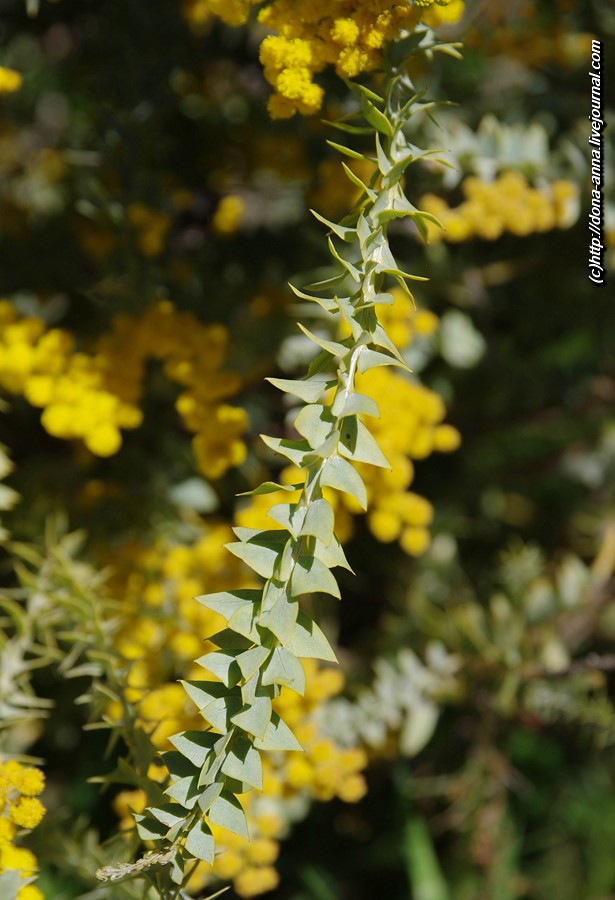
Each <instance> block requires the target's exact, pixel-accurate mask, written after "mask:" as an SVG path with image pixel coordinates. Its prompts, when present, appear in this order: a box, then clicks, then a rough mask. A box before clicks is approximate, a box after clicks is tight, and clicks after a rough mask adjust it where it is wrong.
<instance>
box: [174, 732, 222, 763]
mask: <svg viewBox="0 0 615 900" xmlns="http://www.w3.org/2000/svg"><path fill="white" fill-rule="evenodd" d="M219 737H220V735H218V734H213V732H211V731H181V732H180V733H179V734H174V735H172V737H170V738H169V740H170V742H171V743H172V744H173V746H174V747H176V748H177V749H178V750H179V752H180V753H181V755H182V756H185V757H186V759H187V760H189V761H190V762H191V763H192V765H194V766H196V768H197V769H200V768H201V767H202V766H203V765H204V764H205V760H206V759H207V757H208V755H209V754H210V753H211V752H212V750H213V747H214V744H215V743H216V741H217V740H218V739H219Z"/></svg>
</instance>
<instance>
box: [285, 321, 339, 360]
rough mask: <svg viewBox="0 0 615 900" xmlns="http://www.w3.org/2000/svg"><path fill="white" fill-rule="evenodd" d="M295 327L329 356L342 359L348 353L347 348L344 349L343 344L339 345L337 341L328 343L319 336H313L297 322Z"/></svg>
mask: <svg viewBox="0 0 615 900" xmlns="http://www.w3.org/2000/svg"><path fill="white" fill-rule="evenodd" d="M297 325H298V326H299V329H300V330H301V331H302V332H303V333H304V335H305V336H306V337H308V338H309V339H310V340H311V341H313V342H314V343H315V344H317V345H318V346H319V347H322V349H323V350H326V351H327V353H330V354H331V356H339V357H344V356H346V354H347V353H348V347H346V345H345V344H340V343H339V342H338V341H328V340H326V338H322V337H319V335H317V334H313V332H311V331H310V330H309V328H306V327H305V325H302V324H301V322H297Z"/></svg>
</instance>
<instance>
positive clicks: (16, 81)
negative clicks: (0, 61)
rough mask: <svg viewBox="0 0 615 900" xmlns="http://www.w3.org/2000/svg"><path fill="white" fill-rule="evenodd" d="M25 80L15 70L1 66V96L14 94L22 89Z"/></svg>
mask: <svg viewBox="0 0 615 900" xmlns="http://www.w3.org/2000/svg"><path fill="white" fill-rule="evenodd" d="M22 81H23V78H22V76H21V75H20V74H19V72H16V71H15V70H14V69H7V68H6V67H5V66H0V94H13V93H14V92H15V91H18V90H19V88H20V87H21V84H22Z"/></svg>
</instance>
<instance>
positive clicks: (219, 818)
mask: <svg viewBox="0 0 615 900" xmlns="http://www.w3.org/2000/svg"><path fill="white" fill-rule="evenodd" d="M209 819H210V821H211V822H213V823H214V825H220V826H221V827H222V828H228V830H229V831H232V832H233V834H238V835H239V837H244V838H247V837H248V824H247V822H246V815H245V813H244V811H243V807H242V805H241V803H240V802H239V800H238V799H237V798H236V797H234V796H233V794H231V793H229V792H228V791H222V793H221V794H220V796H219V797H218V799H217V800H215V801H214V802H213V803H212V805H211V807H210V809H209Z"/></svg>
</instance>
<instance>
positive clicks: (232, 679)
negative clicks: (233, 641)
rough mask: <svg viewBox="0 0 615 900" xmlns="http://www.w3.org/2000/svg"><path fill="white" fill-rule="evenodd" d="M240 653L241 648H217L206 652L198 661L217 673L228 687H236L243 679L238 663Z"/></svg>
mask: <svg viewBox="0 0 615 900" xmlns="http://www.w3.org/2000/svg"><path fill="white" fill-rule="evenodd" d="M240 653H241V651H240V650H217V651H213V652H211V653H206V654H205V655H204V656H201V657H199V659H197V660H196V662H197V664H198V665H199V666H201V667H202V668H203V669H206V670H207V671H208V672H211V673H212V675H217V676H218V678H219V679H220V681H221V682H222V683H223V684H225V685H226V687H234V685H236V684H237V683H238V682H239V681H240V679H241V669H240V668H239V665H238V664H237V657H238V656H239V654H240Z"/></svg>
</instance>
